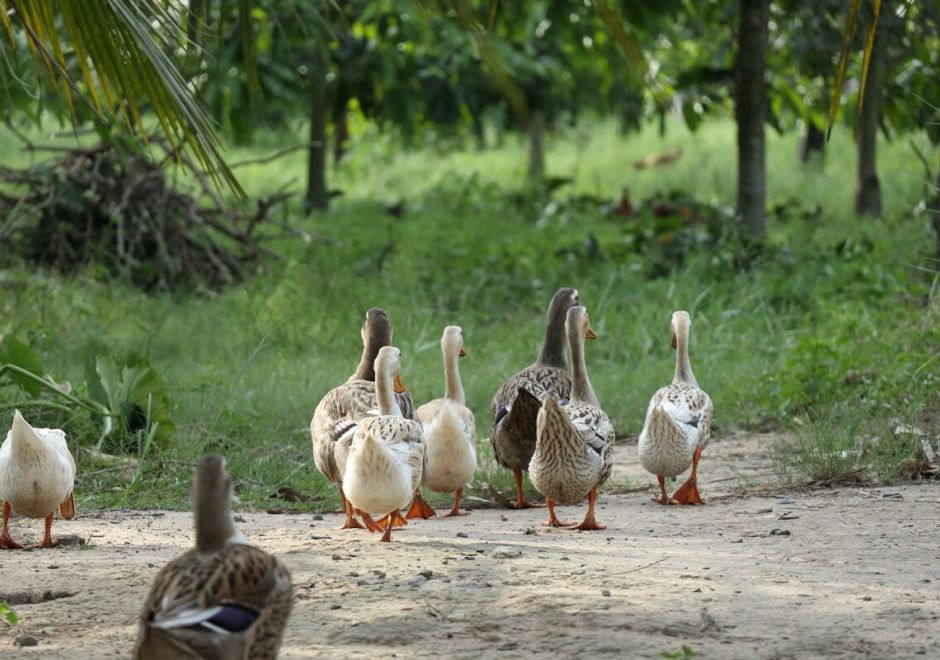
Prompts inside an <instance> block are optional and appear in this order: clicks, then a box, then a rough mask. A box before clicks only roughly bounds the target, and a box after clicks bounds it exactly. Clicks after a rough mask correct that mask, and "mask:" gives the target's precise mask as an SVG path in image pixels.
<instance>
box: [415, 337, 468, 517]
mask: <svg viewBox="0 0 940 660" xmlns="http://www.w3.org/2000/svg"><path fill="white" fill-rule="evenodd" d="M441 353H443V355H444V397H443V398H441V399H434V400H433V401H429V402H428V403H425V404H424V405H422V406H420V407H419V408H418V419H419V420H421V426H422V428H423V429H424V437H425V441H426V443H427V470H426V471H425V473H424V483H425V485H426V486H427V487H428V489H430V490H431V491H433V492H436V493H454V505H453V507H451V510H450V511H449V512H448V513H446V514H444V517H445V518H447V517H451V516H462V515H467V514H469V513H470V512H469V511H465V512H461V511H460V497H461V495H462V493H463V487H464V485H465V484H466V483H467V482H468V481H470V480H471V479H473V474H474V472H476V469H477V451H476V421H475V420H474V417H473V412H472V411H471V410H470V409H469V408H468V407H467V406H466V398H465V396H464V390H463V384H462V383H461V381H460V370H459V367H458V365H457V362H458V360H459V358H462V357H465V356H466V355H467V354H468V353H467V349H466V347H465V346H464V341H463V329H462V328H461V327H460V326H459V325H449V326H447V327H446V328H444V334H443V336H442V337H441Z"/></svg>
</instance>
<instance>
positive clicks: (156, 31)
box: [0, 0, 244, 195]
mask: <svg viewBox="0 0 940 660" xmlns="http://www.w3.org/2000/svg"><path fill="white" fill-rule="evenodd" d="M52 7H53V5H51V3H49V2H48V1H47V0H0V20H2V21H3V23H4V26H5V28H6V34H7V36H8V38H9V39H10V41H11V43H12V44H13V45H14V48H15V47H16V44H17V41H16V38H15V35H16V32H17V31H18V30H19V31H22V32H23V33H25V35H26V41H27V43H28V44H29V48H30V52H31V55H32V57H33V59H34V60H35V62H36V64H37V67H39V68H43V69H45V70H46V71H47V73H48V80H49V81H50V83H51V85H50V86H51V87H52V89H53V90H54V91H55V92H56V93H57V95H58V96H59V97H60V98H61V100H62V102H63V103H64V104H65V106H66V107H67V108H68V110H69V112H70V114H71V115H72V117H73V120H74V118H75V117H76V113H75V107H74V102H75V101H74V99H80V100H81V101H82V102H84V103H85V104H86V105H87V107H88V108H89V109H91V110H92V111H93V112H95V113H96V114H97V115H99V116H100V117H102V118H104V119H108V120H112V121H115V120H119V117H120V115H123V120H124V121H125V122H126V123H127V124H128V127H129V129H130V130H131V132H132V133H134V134H136V135H137V136H138V137H140V138H141V139H144V140H146V138H147V130H146V128H145V127H144V124H143V121H142V118H141V117H142V115H143V114H144V110H145V109H146V110H149V112H151V113H152V114H153V115H154V116H155V117H156V119H157V121H158V123H159V124H160V126H161V128H162V131H163V133H164V135H165V136H166V139H167V140H168V141H169V143H170V144H171V145H172V146H173V148H174V150H175V151H176V152H177V153H180V152H182V151H184V150H185V151H188V152H189V153H191V154H192V155H193V157H194V161H195V162H196V163H197V164H198V166H199V167H200V168H202V169H203V170H205V171H206V173H207V174H208V175H209V176H210V178H211V179H212V180H213V181H214V182H215V184H216V185H220V184H221V183H222V182H224V183H225V184H227V185H228V186H229V188H231V189H232V190H233V191H234V192H235V193H236V194H237V195H243V194H244V193H243V192H242V189H241V186H240V185H239V184H238V181H237V180H236V178H235V175H234V174H233V173H232V171H231V170H230V169H229V167H228V166H227V165H226V163H225V161H224V160H223V158H222V155H221V153H220V145H219V141H218V137H217V136H216V134H215V131H214V129H213V125H212V121H211V119H210V118H209V115H208V114H207V112H206V110H205V108H204V107H203V106H202V105H201V104H200V103H199V102H198V101H197V100H196V98H195V97H194V95H193V94H192V92H191V91H190V89H189V87H188V86H187V83H186V81H185V80H184V79H183V77H182V76H181V75H180V73H179V71H178V70H177V68H176V66H175V65H174V63H173V61H172V60H171V59H170V58H169V56H168V55H167V52H171V49H173V48H176V47H177V46H178V45H179V44H182V43H185V40H186V35H185V31H184V30H183V28H182V27H181V26H180V25H179V23H178V22H177V21H176V20H175V19H173V18H172V17H171V16H170V15H169V14H168V13H167V11H166V10H165V9H164V8H163V6H162V5H161V4H160V3H159V2H158V0H59V1H58V2H56V3H55V5H54V10H53V8H52ZM66 53H69V54H70V56H72V57H74V59H75V61H76V62H77V63H78V68H79V73H78V75H75V73H73V70H70V69H69V67H68V66H67V64H66V57H65V54H66ZM82 86H84V89H83V88H82ZM144 102H146V103H147V106H146V107H144V106H142V105H141V104H142V103H144ZM180 160H181V161H182V160H184V159H183V158H180Z"/></svg>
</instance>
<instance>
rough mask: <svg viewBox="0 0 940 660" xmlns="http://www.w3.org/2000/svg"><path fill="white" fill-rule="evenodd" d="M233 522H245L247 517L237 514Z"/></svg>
mask: <svg viewBox="0 0 940 660" xmlns="http://www.w3.org/2000/svg"><path fill="white" fill-rule="evenodd" d="M232 520H234V521H235V522H245V516H243V515H241V514H240V513H236V514H235V516H234V517H233V518H232Z"/></svg>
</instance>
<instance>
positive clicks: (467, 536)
mask: <svg viewBox="0 0 940 660" xmlns="http://www.w3.org/2000/svg"><path fill="white" fill-rule="evenodd" d="M457 538H458V539H466V538H470V535H469V534H467V533H466V532H457Z"/></svg>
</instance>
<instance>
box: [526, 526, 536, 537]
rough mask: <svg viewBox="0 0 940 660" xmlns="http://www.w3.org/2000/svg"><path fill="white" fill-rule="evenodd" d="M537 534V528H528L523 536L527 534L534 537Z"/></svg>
mask: <svg viewBox="0 0 940 660" xmlns="http://www.w3.org/2000/svg"><path fill="white" fill-rule="evenodd" d="M536 533H537V532H536V531H535V527H526V528H525V531H524V532H523V534H525V535H526V536H532V535H533V534H536Z"/></svg>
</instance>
